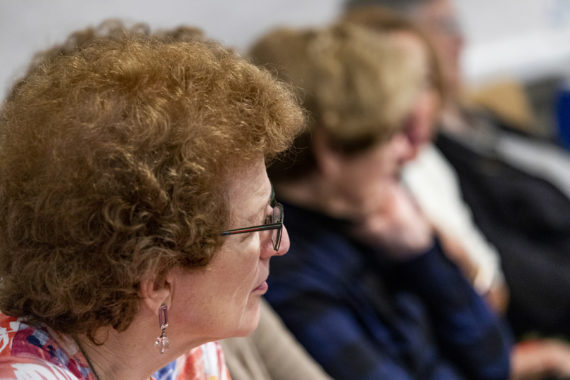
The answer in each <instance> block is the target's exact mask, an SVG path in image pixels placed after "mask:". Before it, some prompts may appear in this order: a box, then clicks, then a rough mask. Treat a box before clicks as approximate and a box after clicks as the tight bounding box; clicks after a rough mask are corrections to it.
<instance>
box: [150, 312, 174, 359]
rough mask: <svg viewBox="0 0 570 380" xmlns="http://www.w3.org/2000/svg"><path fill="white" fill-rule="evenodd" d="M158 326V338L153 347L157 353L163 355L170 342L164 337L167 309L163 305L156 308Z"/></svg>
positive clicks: (166, 324) (166, 325)
mask: <svg viewBox="0 0 570 380" xmlns="http://www.w3.org/2000/svg"><path fill="white" fill-rule="evenodd" d="M158 324H159V325H160V336H159V337H158V338H156V340H155V341H154V346H155V347H156V348H157V349H158V352H160V353H161V354H164V353H165V352H166V351H168V349H169V348H170V340H168V338H167V337H166V328H167V327H168V307H167V306H166V305H165V304H162V305H160V307H159V308H158Z"/></svg>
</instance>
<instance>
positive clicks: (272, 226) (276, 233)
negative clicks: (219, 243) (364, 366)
mask: <svg viewBox="0 0 570 380" xmlns="http://www.w3.org/2000/svg"><path fill="white" fill-rule="evenodd" d="M269 205H270V206H271V207H272V208H273V212H272V213H271V215H267V216H266V217H265V223H264V224H262V225H259V226H250V227H242V228H234V229H231V230H226V231H223V232H222V233H221V235H222V236H228V235H236V234H246V233H249V232H256V231H271V242H272V243H273V249H274V250H275V251H279V246H280V245H281V233H282V232H283V205H282V204H281V203H279V202H277V201H276V200H275V193H274V192H273V189H271V199H270V203H269Z"/></svg>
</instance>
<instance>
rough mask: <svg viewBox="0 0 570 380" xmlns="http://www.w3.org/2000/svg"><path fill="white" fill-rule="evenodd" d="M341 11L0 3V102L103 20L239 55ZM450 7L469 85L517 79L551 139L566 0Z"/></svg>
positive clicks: (177, 2)
mask: <svg viewBox="0 0 570 380" xmlns="http://www.w3.org/2000/svg"><path fill="white" fill-rule="evenodd" d="M341 5H342V0H310V1H306V0H264V1H254V0H161V1H156V0H98V1H87V0H50V1H45V0H17V1H14V0H0V58H1V62H2V65H1V66H0V97H4V95H5V93H6V91H7V89H8V87H9V86H10V85H11V83H13V81H14V79H15V78H17V77H18V76H20V75H21V74H23V72H24V70H25V68H26V65H27V63H28V62H29V60H30V59H31V57H32V55H33V53H34V52H36V51H38V50H41V49H45V48H47V47H49V46H51V45H52V44H54V43H56V42H61V41H62V40H63V39H64V38H65V37H66V36H67V35H68V34H69V33H70V32H72V31H74V30H77V29H80V28H84V27H86V26H90V25H91V26H92V25H97V24H98V23H99V22H101V21H102V20H104V19H107V18H121V19H123V20H126V21H130V22H145V23H147V24H149V25H150V26H151V27H152V28H153V29H155V28H168V27H174V26H178V25H181V24H188V25H193V26H198V27H200V28H201V29H203V30H204V31H205V32H206V34H207V35H208V36H210V37H212V38H214V39H217V40H219V41H221V42H223V43H224V44H226V45H229V46H233V47H236V48H237V49H238V50H241V51H243V50H245V49H246V48H247V47H248V46H249V44H250V43H251V42H252V41H253V40H254V39H255V38H256V37H257V36H259V35H260V34H261V33H263V32H264V31H266V30H267V29H269V28H271V27H273V26H276V25H292V26H299V25H318V24H323V23H327V22H329V21H331V20H333V19H334V18H335V17H336V15H337V14H338V13H339V11H340V8H341ZM456 6H457V8H458V11H459V16H460V21H461V24H462V26H463V29H464V32H465V36H466V43H467V45H466V51H465V54H464V56H463V70H464V74H465V77H466V79H467V81H468V83H469V84H470V86H472V87H475V88H476V87H480V86H483V85H486V84H487V83H490V82H495V81H497V80H500V79H503V78H509V79H515V80H517V81H518V82H519V83H521V84H522V85H523V86H524V88H525V89H526V90H528V91H527V93H528V95H529V100H530V102H531V106H532V108H533V111H534V112H535V114H536V117H537V119H538V127H539V129H540V130H541V131H542V133H544V134H545V135H548V134H549V133H551V131H552V128H553V122H554V115H555V111H554V105H555V103H556V96H557V94H558V91H559V90H560V89H561V87H563V86H564V85H565V84H566V85H569V84H570V0H493V1H490V0H456Z"/></svg>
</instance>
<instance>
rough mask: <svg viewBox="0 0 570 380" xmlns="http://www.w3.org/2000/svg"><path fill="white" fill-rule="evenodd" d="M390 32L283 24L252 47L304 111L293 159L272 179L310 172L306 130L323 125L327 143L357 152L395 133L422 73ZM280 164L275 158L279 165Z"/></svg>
mask: <svg viewBox="0 0 570 380" xmlns="http://www.w3.org/2000/svg"><path fill="white" fill-rule="evenodd" d="M406 54H407V52H406V51H404V50H403V49H402V48H400V47H399V46H398V44H397V43H396V42H395V41H394V40H393V39H392V38H391V36H389V35H388V34H387V33H376V32H374V31H371V30H368V29H366V28H364V27H361V26H357V25H354V24H350V23H338V24H335V25H332V26H330V27H328V28H322V29H305V30H293V29H287V28H282V29H278V30H275V31H272V32H270V33H269V34H267V35H266V36H264V37H262V38H261V39H260V40H259V41H258V42H257V43H256V44H255V45H254V46H253V47H252V48H251V51H250V56H251V57H252V59H253V60H254V62H256V63H258V64H261V65H262V66H264V67H266V68H268V69H269V70H270V71H271V72H273V73H275V74H276V75H278V76H279V77H280V78H281V79H283V80H285V81H288V82H289V83H291V84H293V86H294V87H295V88H297V90H298V93H299V94H300V97H301V98H302V101H303V105H304V107H305V108H306V109H307V110H308V111H309V118H310V119H309V131H308V132H307V133H306V134H304V135H302V136H300V137H299V138H298V139H297V140H296V142H295V147H294V148H293V150H292V151H291V152H293V153H291V152H290V153H291V154H295V159H294V160H292V161H293V162H287V163H285V164H284V165H281V167H280V169H278V170H272V173H273V174H274V177H280V176H279V174H277V172H282V173H283V177H284V179H286V177H287V176H297V175H303V174H306V173H309V172H311V171H312V170H313V169H314V165H315V163H314V157H313V156H312V152H311V143H310V139H311V131H314V130H315V129H317V128H320V129H322V130H324V131H325V132H326V134H327V136H328V138H329V141H330V142H331V144H332V146H333V147H334V148H336V149H338V150H339V151H342V152H345V153H355V152H359V151H362V150H364V149H366V148H368V147H370V146H373V145H375V144H378V143H382V142H384V141H387V140H388V139H389V138H391V136H392V135H393V134H394V133H395V132H396V131H398V130H399V129H400V128H401V127H402V125H403V121H404V119H405V117H406V116H407V114H408V112H409V110H410V108H411V105H412V104H413V101H414V100H415V97H416V96H417V94H418V93H419V91H420V89H421V88H422V84H423V78H422V70H419V69H418V67H417V64H416V63H415V62H413V61H412V60H410V59H407V56H406ZM277 164H278V166H279V163H277Z"/></svg>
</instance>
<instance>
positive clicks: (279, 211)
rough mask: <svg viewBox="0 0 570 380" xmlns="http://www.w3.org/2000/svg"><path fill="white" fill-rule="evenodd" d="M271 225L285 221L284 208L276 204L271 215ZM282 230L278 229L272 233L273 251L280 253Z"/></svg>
mask: <svg viewBox="0 0 570 380" xmlns="http://www.w3.org/2000/svg"><path fill="white" fill-rule="evenodd" d="M271 219H272V220H271V223H281V222H282V220H283V206H281V205H280V204H276V205H275V206H274V207H273V213H272V214H271ZM282 229H283V226H281V228H277V229H275V230H272V231H271V242H272V243H273V249H275V250H276V251H279V246H280V245H281V230H282Z"/></svg>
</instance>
